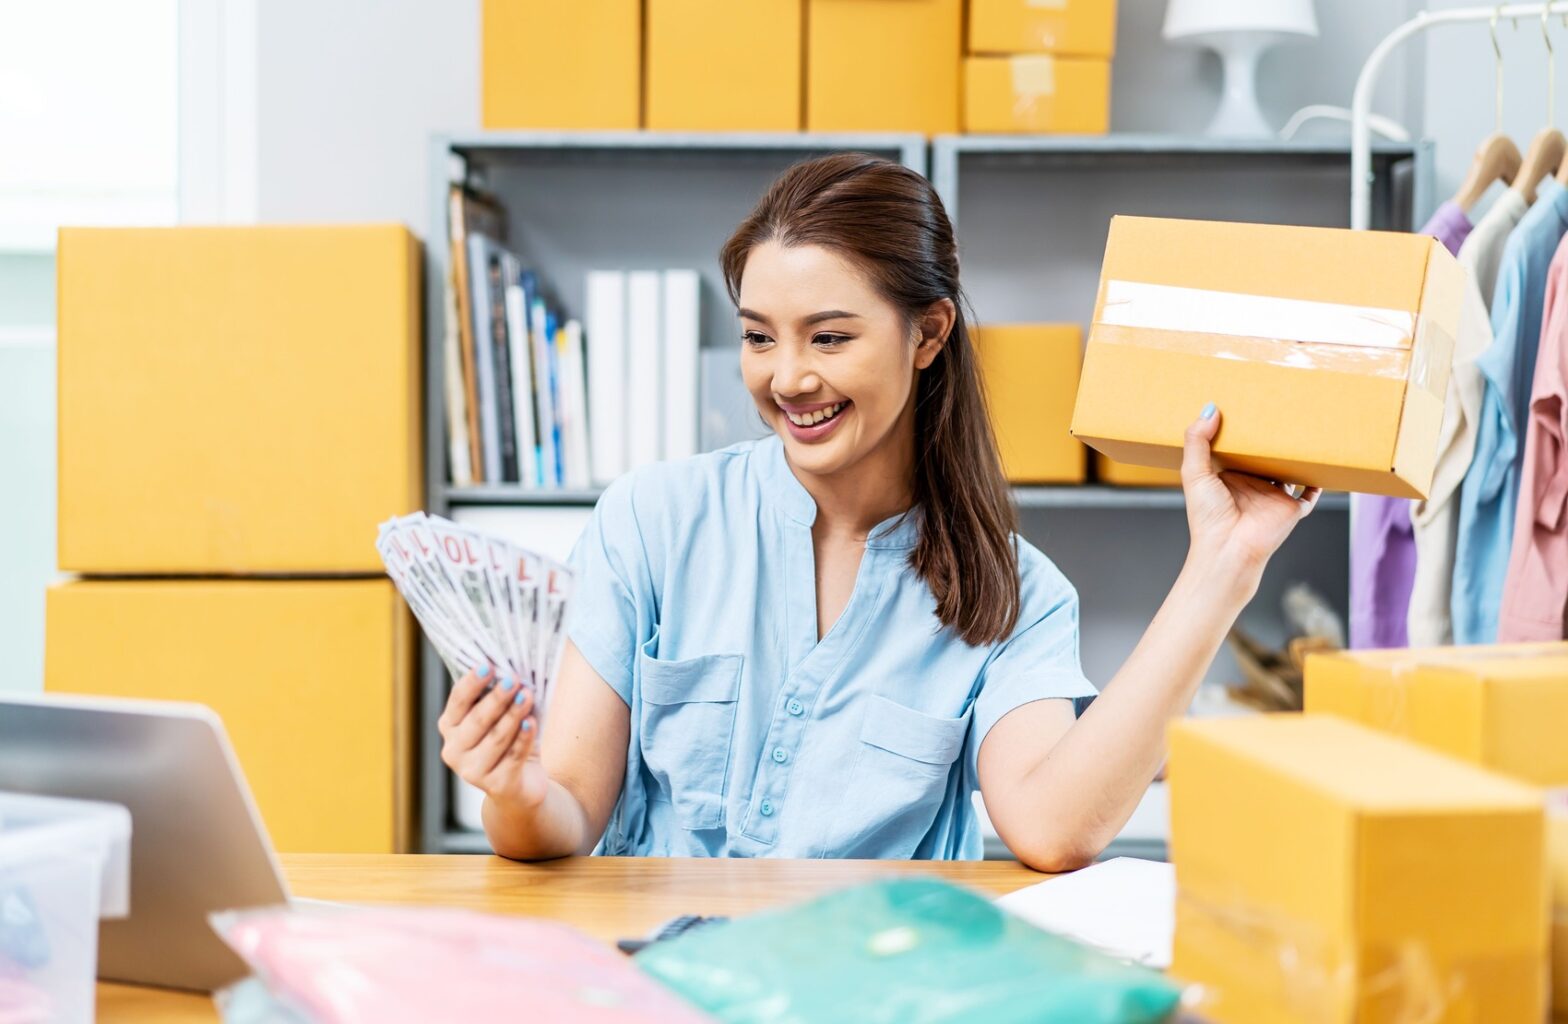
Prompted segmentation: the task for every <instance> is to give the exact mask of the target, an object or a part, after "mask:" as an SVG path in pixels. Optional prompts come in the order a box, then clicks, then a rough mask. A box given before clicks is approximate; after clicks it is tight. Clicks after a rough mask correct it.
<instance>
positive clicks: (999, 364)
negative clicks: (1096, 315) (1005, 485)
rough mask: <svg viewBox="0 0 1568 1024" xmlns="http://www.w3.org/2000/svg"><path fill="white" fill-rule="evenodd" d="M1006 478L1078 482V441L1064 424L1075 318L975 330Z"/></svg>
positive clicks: (1073, 365)
mask: <svg viewBox="0 0 1568 1024" xmlns="http://www.w3.org/2000/svg"><path fill="white" fill-rule="evenodd" d="M973 337H974V345H975V353H976V355H977V356H978V358H979V362H980V372H981V376H982V379H983V381H984V383H985V399H986V407H987V409H989V410H990V413H991V427H992V429H993V430H995V431H996V441H997V445H998V447H999V448H1000V449H1001V451H1002V469H1003V471H1004V472H1005V473H1006V474H1007V479H1008V480H1010V481H1012V482H1013V483H1021V484H1046V483H1051V484H1078V483H1083V480H1084V447H1083V445H1081V444H1079V443H1078V442H1077V440H1075V439H1074V438H1073V436H1072V434H1071V433H1069V432H1068V429H1067V428H1068V423H1069V421H1070V420H1071V419H1072V414H1073V395H1074V394H1075V393H1076V392H1077V390H1078V366H1079V362H1080V360H1081V358H1082V354H1083V340H1082V338H1083V335H1082V332H1081V331H1080V330H1079V328H1078V325H1077V324H987V325H985V326H983V327H978V328H976V329H975V330H974V332H973Z"/></svg>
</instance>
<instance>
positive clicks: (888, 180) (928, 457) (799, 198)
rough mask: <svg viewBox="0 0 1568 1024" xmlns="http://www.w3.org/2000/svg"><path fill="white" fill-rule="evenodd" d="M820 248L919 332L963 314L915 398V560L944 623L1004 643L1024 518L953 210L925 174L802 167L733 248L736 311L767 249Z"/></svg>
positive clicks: (858, 160)
mask: <svg viewBox="0 0 1568 1024" xmlns="http://www.w3.org/2000/svg"><path fill="white" fill-rule="evenodd" d="M772 240H777V241H778V242H779V243H780V244H782V245H787V246H792V245H817V246H821V247H823V248H825V249H830V250H832V251H834V252H836V253H838V254H840V255H842V256H845V257H847V258H849V259H851V260H853V261H854V262H855V263H856V265H858V266H859V267H860V268H861V269H862V271H863V272H864V273H865V274H866V275H867V276H868V277H869V279H870V280H871V282H872V284H873V286H874V287H875V288H876V289H877V291H878V292H879V293H880V294H881V295H882V297H883V298H884V299H886V300H887V301H888V302H890V303H891V304H892V305H893V306H894V307H896V308H897V309H898V310H899V311H900V312H901V313H902V314H903V316H904V318H905V320H906V322H907V323H908V324H909V325H910V326H911V327H914V326H915V325H916V324H917V323H918V322H919V320H920V318H921V317H922V316H923V315H924V314H925V312H926V311H927V310H928V309H929V308H930V306H931V305H932V304H933V303H935V302H939V301H940V300H942V299H951V300H953V304H954V306H955V307H957V311H958V316H957V319H956V320H955V321H954V323H953V330H952V333H950V334H949V335H948V336H947V341H946V343H945V344H944V345H943V346H942V350H941V352H940V353H939V354H938V355H937V357H936V361H935V362H933V363H932V364H931V365H930V366H929V367H928V368H926V369H925V370H922V371H921V372H920V375H919V378H918V380H917V382H916V390H915V480H914V499H915V508H916V509H918V511H919V515H920V522H919V540H918V541H917V542H916V544H915V548H914V551H913V552H911V554H910V556H909V564H910V565H911V566H912V567H913V568H914V570H915V571H916V573H918V574H919V576H920V578H921V579H923V580H924V581H925V583H926V585H927V586H928V587H930V588H931V593H932V594H934V595H935V596H936V614H937V618H938V619H940V620H941V622H942V624H943V625H944V626H947V627H950V628H952V629H954V630H955V631H957V633H958V635H959V636H960V637H962V638H963V639H964V641H965V642H966V643H969V644H972V645H975V646H979V645H981V644H990V643H999V642H1001V641H1002V640H1005V639H1006V638H1007V637H1008V636H1009V635H1010V634H1011V633H1012V631H1013V627H1014V626H1015V625H1016V624H1017V622H1018V610H1019V581H1018V552H1017V550H1016V549H1015V548H1014V546H1013V532H1014V529H1015V527H1016V524H1017V516H1016V513H1015V512H1014V510H1013V504H1012V499H1011V495H1010V493H1009V491H1008V488H1007V481H1006V479H1005V478H1004V477H1003V476H1002V465H1001V459H1000V457H999V456H998V454H997V448H996V438H995V437H994V436H993V434H992V433H991V421H990V418H989V417H988V416H987V415H986V407H985V398H984V395H983V393H982V390H981V384H980V375H979V371H978V368H977V366H976V365H975V352H974V346H973V344H972V343H971V341H970V337H969V329H968V326H967V324H966V321H965V317H964V306H965V305H966V304H967V303H966V302H965V301H964V297H963V293H962V291H961V290H960V289H959V286H958V246H957V243H956V242H955V241H954V239H953V224H952V222H951V221H950V220H948V218H947V211H946V210H945V209H943V207H942V200H941V199H940V198H939V197H938V196H937V194H936V190H935V189H934V188H932V187H931V183H930V182H929V181H927V180H926V179H925V178H924V177H922V176H921V175H919V174H917V173H916V172H914V171H912V170H910V169H909V168H907V167H905V166H903V165H902V164H898V163H894V162H893V161H891V160H884V159H882V158H880V157H874V156H869V155H867V154H864V153H836V154H833V155H831V156H824V157H819V158H817V159H815V160H807V161H804V162H802V163H798V164H795V165H794V166H792V167H790V168H789V169H788V170H786V171H785V172H784V173H783V174H782V175H780V176H779V178H778V180H777V181H775V182H774V183H773V185H772V186H771V187H770V188H769V189H768V191H767V194H766V195H764V196H763V197H762V200H761V202H759V203H758V204H757V207H756V209H754V210H752V212H751V214H750V215H749V216H747V218H746V219H745V220H744V221H742V222H741V225H740V227H738V228H736V229H735V233H734V234H733V235H732V236H730V240H729V241H727V242H725V243H724V248H723V249H722V250H721V251H720V253H719V265H720V267H721V268H722V269H723V271H724V283H725V286H726V287H727V288H728V290H729V294H730V299H731V301H733V302H735V303H737V304H739V302H740V279H741V274H742V272H743V271H744V270H745V267H746V258H747V256H748V255H750V253H751V250H752V248H753V247H754V246H757V245H760V244H762V243H764V242H767V241H772Z"/></svg>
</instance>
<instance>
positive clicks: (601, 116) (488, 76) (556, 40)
mask: <svg viewBox="0 0 1568 1024" xmlns="http://www.w3.org/2000/svg"><path fill="white" fill-rule="evenodd" d="M480 20H481V28H480V35H481V43H480V65H481V77H482V79H483V81H482V85H481V90H480V94H481V103H480V123H481V124H482V125H483V126H484V127H485V128H486V129H508V128H510V129H520V128H556V129H586V128H600V129H623V130H629V129H635V128H637V127H639V126H640V124H641V123H642V3H641V0H571V2H570V3H560V2H555V0H483V4H482V6H481V8H480Z"/></svg>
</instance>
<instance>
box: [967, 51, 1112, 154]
mask: <svg viewBox="0 0 1568 1024" xmlns="http://www.w3.org/2000/svg"><path fill="white" fill-rule="evenodd" d="M1110 126H1111V65H1110V62H1109V61H1106V60H1094V59H1081V58H1074V57H1048V56H1043V55H1026V56H1016V57H966V58H964V131H966V132H993V133H1005V132H1037V133H1064V134H1070V135H1103V134H1105V133H1106V132H1107V131H1109V130H1110Z"/></svg>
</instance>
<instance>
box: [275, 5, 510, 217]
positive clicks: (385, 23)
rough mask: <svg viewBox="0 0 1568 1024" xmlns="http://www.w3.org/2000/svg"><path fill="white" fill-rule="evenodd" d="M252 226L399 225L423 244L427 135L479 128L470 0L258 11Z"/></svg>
mask: <svg viewBox="0 0 1568 1024" xmlns="http://www.w3.org/2000/svg"><path fill="white" fill-rule="evenodd" d="M258 7H259V9H258V22H259V24H258V32H257V36H258V53H257V152H258V165H259V166H258V173H257V189H258V196H257V209H258V212H259V215H260V219H261V220H262V221H268V222H274V223H277V222H285V223H304V222H321V221H388V220H390V221H399V222H401V223H404V224H407V225H408V226H409V227H411V228H413V229H414V231H415V232H416V233H417V234H419V235H420V236H421V237H423V236H424V231H425V222H426V220H427V219H428V217H429V214H428V211H427V201H428V196H429V190H428V188H427V186H426V176H427V166H428V162H429V161H428V157H427V154H428V153H429V148H430V136H431V134H432V133H433V132H454V133H455V132H472V131H475V130H477V129H478V127H479V4H478V3H477V0H466V2H453V0H326V2H324V0H265V2H264V3H261V4H259V5H258Z"/></svg>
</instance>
